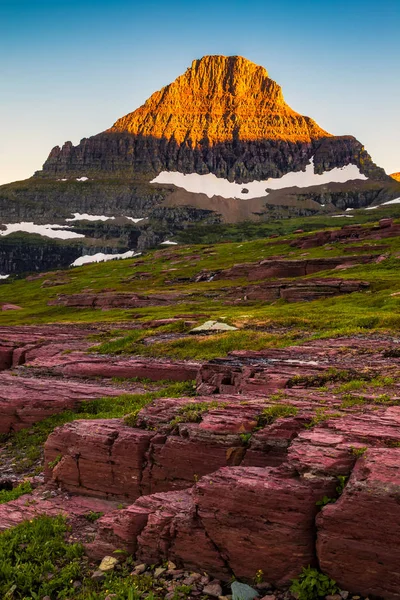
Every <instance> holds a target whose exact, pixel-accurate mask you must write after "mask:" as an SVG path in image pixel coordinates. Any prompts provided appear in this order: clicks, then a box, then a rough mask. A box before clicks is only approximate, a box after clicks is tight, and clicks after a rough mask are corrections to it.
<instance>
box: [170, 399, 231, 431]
mask: <svg viewBox="0 0 400 600" xmlns="http://www.w3.org/2000/svg"><path fill="white" fill-rule="evenodd" d="M225 407H226V402H218V401H217V400H214V401H213V402H191V403H189V404H185V405H184V406H182V407H181V408H180V409H179V411H178V415H177V416H176V417H175V418H174V419H172V421H171V423H170V425H171V427H176V425H178V424H179V423H200V422H201V421H202V419H203V415H204V414H205V413H207V412H208V411H210V410H215V409H224V408H225Z"/></svg>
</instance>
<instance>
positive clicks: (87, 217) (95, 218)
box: [65, 213, 145, 223]
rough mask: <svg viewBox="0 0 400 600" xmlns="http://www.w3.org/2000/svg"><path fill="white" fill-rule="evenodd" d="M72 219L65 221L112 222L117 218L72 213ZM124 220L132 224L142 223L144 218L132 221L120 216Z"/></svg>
mask: <svg viewBox="0 0 400 600" xmlns="http://www.w3.org/2000/svg"><path fill="white" fill-rule="evenodd" d="M73 215H74V217H73V218H72V219H65V220H66V221H68V222H71V221H113V220H115V219H116V218H117V217H106V216H105V215H89V214H88V213H73ZM122 217H124V219H129V220H130V221H133V222H134V223H139V221H143V220H144V218H145V217H141V218H140V219H134V218H133V217H126V216H125V215H122Z"/></svg>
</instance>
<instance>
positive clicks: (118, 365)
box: [27, 348, 200, 381]
mask: <svg viewBox="0 0 400 600" xmlns="http://www.w3.org/2000/svg"><path fill="white" fill-rule="evenodd" d="M28 359H31V360H28ZM27 365H28V366H29V367H33V368H35V369H38V370H39V371H40V370H43V369H48V370H50V371H52V372H53V373H55V374H56V375H61V376H64V377H80V378H91V377H96V378H97V377H103V378H111V377H120V378H136V377H139V378H146V379H151V380H152V381H164V380H170V381H191V380H194V379H196V376H197V373H198V371H199V368H200V363H198V362H194V361H183V360H181V361H174V360H168V359H153V358H143V357H137V356H132V357H129V358H119V357H111V356H108V357H105V356H104V355H98V354H86V353H83V352H74V353H68V354H65V353H63V352H54V353H53V352H52V350H51V348H49V349H48V351H46V352H39V353H37V352H33V353H30V354H28V355H27Z"/></svg>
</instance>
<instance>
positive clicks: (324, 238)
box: [290, 224, 400, 252]
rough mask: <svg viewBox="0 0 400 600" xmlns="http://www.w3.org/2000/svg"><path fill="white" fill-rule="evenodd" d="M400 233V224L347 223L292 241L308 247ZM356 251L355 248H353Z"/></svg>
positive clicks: (380, 237)
mask: <svg viewBox="0 0 400 600" xmlns="http://www.w3.org/2000/svg"><path fill="white" fill-rule="evenodd" d="M399 235H400V225H398V224H396V225H391V226H390V227H384V228H381V227H380V226H375V227H362V226H360V225H345V226H344V227H342V229H336V230H334V231H318V232H317V233H313V234H311V235H307V236H302V237H301V238H300V239H297V240H294V241H293V242H291V244H290V245H291V246H292V247H296V248H302V249H308V248H316V247H318V246H324V245H325V244H328V243H331V242H337V241H339V242H346V241H351V240H356V239H357V240H381V239H384V238H390V237H397V236H399ZM352 251H353V252H354V250H352Z"/></svg>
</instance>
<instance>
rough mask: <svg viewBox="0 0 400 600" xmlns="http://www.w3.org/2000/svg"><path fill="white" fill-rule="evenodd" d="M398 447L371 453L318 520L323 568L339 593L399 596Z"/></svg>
mask: <svg viewBox="0 0 400 600" xmlns="http://www.w3.org/2000/svg"><path fill="white" fill-rule="evenodd" d="M399 497H400V449H398V448H396V449H383V448H379V449H377V448H375V449H369V450H368V451H367V452H366V453H365V454H364V456H363V457H362V458H361V459H359V460H358V461H357V464H356V466H355V469H354V471H353V473H352V475H351V477H350V480H349V482H348V484H347V485H346V487H345V489H344V492H343V494H342V495H341V497H340V498H339V500H337V502H335V503H334V504H330V505H328V506H326V507H325V508H324V509H323V510H322V511H321V513H320V514H319V515H318V517H317V525H318V541H317V551H318V559H319V564H320V567H321V570H322V571H323V572H324V573H326V574H327V575H329V576H330V577H332V578H333V579H335V580H336V581H337V582H338V584H339V585H340V586H341V588H342V589H346V590H349V591H352V592H355V593H358V594H361V595H362V596H369V597H372V596H373V597H379V598H385V600H398V599H399V598H400V572H399V564H400V546H399V539H400V504H399Z"/></svg>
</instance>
